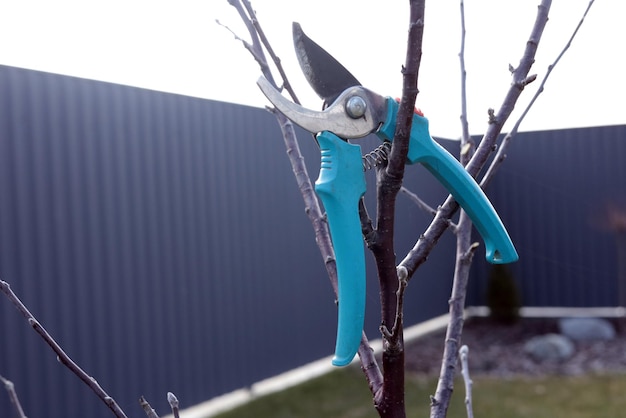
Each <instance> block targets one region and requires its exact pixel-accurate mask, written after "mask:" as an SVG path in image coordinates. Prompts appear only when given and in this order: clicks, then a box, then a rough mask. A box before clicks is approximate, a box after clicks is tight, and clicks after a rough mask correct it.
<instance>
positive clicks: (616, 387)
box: [219, 367, 626, 418]
mask: <svg viewBox="0 0 626 418" xmlns="http://www.w3.org/2000/svg"><path fill="white" fill-rule="evenodd" d="M473 380H474V399H473V402H474V415H475V416H476V417H477V418H496V417H497V418H502V417H507V418H526V417H533V418H548V417H550V418H591V417H603V418H613V417H614V418H617V417H623V416H624V411H625V410H626V396H625V395H624V394H626V375H598V376H581V377H547V378H542V379H527V378H516V379H494V378H474V379H473ZM436 384H437V381H436V379H423V378H416V377H411V376H407V380H406V393H407V396H406V402H407V415H409V416H413V417H427V416H428V415H429V403H430V395H431V394H433V393H434V391H435V387H436ZM464 396H465V393H464V389H463V385H462V382H461V381H460V380H459V381H457V382H456V385H455V394H454V396H453V402H452V404H451V405H450V410H449V413H448V418H465V417H466V413H465V404H464V402H463V398H464ZM266 417H267V418H270V417H271V418H287V417H289V418H313V417H315V418H319V417H333V418H376V417H378V414H377V413H376V411H375V410H374V408H373V406H372V398H371V395H370V392H369V389H368V387H367V383H366V381H365V379H364V377H363V375H362V374H361V371H360V370H359V369H358V368H356V367H348V368H346V369H341V370H337V371H334V372H332V373H330V374H328V375H325V376H322V377H319V378H316V379H313V380H311V381H309V382H306V383H304V384H301V385H298V386H295V387H293V388H290V389H288V390H285V391H283V392H280V393H276V394H273V395H269V396H265V397H262V398H259V399H256V400H254V401H253V402H251V403H249V404H247V405H244V406H242V407H240V408H237V409H235V410H233V411H230V412H227V413H224V414H221V415H219V418H266Z"/></svg>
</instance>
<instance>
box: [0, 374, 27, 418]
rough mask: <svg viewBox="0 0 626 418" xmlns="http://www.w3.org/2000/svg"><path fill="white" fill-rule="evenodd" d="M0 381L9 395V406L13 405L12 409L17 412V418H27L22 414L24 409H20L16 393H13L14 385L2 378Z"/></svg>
mask: <svg viewBox="0 0 626 418" xmlns="http://www.w3.org/2000/svg"><path fill="white" fill-rule="evenodd" d="M0 381H1V382H2V384H3V385H4V388H5V389H6V390H7V392H8V394H9V399H10V400H11V404H13V407H14V408H15V411H16V412H17V416H18V418H27V417H26V414H25V413H24V409H23V408H22V404H21V403H20V400H19V398H18V397H17V392H16V391H15V385H14V384H13V382H11V381H10V380H9V379H7V378H5V377H3V376H0Z"/></svg>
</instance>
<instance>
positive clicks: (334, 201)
mask: <svg viewBox="0 0 626 418" xmlns="http://www.w3.org/2000/svg"><path fill="white" fill-rule="evenodd" d="M317 141H318V143H319V146H320V150H321V153H322V163H321V166H320V174H319V178H318V179H317V181H316V182H315V191H316V192H317V194H318V196H319V197H320V199H321V200H322V203H323V204H324V208H325V209H326V216H327V218H328V224H329V227H330V235H331V238H332V241H333V248H334V250H335V258H336V261H337V281H338V303H339V316H338V320H337V343H336V346H335V356H334V358H333V361H332V363H333V365H335V366H346V365H348V364H350V362H351V361H352V359H353V358H354V355H355V354H356V352H357V351H358V349H359V344H360V343H361V334H362V332H363V321H364V317H365V252H364V248H363V235H362V233H361V221H360V219H359V200H360V199H361V197H362V196H363V194H364V193H365V176H364V173H363V164H362V161H361V147H359V146H358V145H353V144H349V143H348V142H346V141H344V140H342V139H341V138H339V137H337V136H336V135H334V134H332V133H330V132H327V131H324V132H322V133H320V134H319V135H318V136H317Z"/></svg>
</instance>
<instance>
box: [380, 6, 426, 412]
mask: <svg viewBox="0 0 626 418" xmlns="http://www.w3.org/2000/svg"><path fill="white" fill-rule="evenodd" d="M424 7H425V1H424V0H412V1H410V5H409V8H410V11H409V33H408V40H407V52H406V61H405V65H404V67H403V69H402V75H403V87H402V99H401V101H400V107H399V109H398V114H397V123H396V129H395V133H394V140H393V142H392V146H391V152H390V153H389V157H388V162H387V165H386V166H381V167H377V181H376V186H377V190H376V191H377V217H376V226H377V228H376V234H375V236H374V239H372V240H371V241H370V242H368V245H369V248H370V250H371V251H372V253H373V254H374V258H375V260H376V267H377V273H378V280H379V284H380V300H381V316H382V322H381V330H383V331H385V330H388V327H389V326H392V330H394V331H393V332H391V333H388V332H383V341H384V351H383V379H384V384H383V390H382V392H379V393H377V394H376V396H375V397H374V404H375V406H376V409H377V411H378V413H379V415H380V416H381V417H404V416H405V414H406V412H405V407H404V347H403V345H404V342H403V339H402V334H403V330H402V313H401V312H399V311H398V307H401V306H402V301H401V300H399V298H400V299H401V298H403V295H404V290H403V289H402V290H401V288H402V287H403V286H404V285H402V284H400V282H399V281H398V274H397V270H396V255H395V251H394V219H395V208H396V198H397V195H398V192H399V191H400V187H401V186H402V181H403V178H404V168H405V164H406V158H407V153H408V149H409V139H410V135H411V126H412V122H413V114H414V109H415V99H416V98H417V94H418V91H419V89H418V86H417V82H418V78H419V77H418V76H419V68H420V63H421V57H422V40H423V34H424Z"/></svg>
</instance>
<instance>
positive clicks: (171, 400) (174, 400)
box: [167, 392, 180, 418]
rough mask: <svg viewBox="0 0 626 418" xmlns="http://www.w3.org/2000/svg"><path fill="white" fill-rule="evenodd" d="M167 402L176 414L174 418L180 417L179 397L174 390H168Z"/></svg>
mask: <svg viewBox="0 0 626 418" xmlns="http://www.w3.org/2000/svg"><path fill="white" fill-rule="evenodd" d="M167 402H168V403H169V404H170V407H171V408H172V413H173V414H174V418H180V415H179V403H178V398H177V397H176V395H174V394H173V393H172V392H167Z"/></svg>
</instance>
